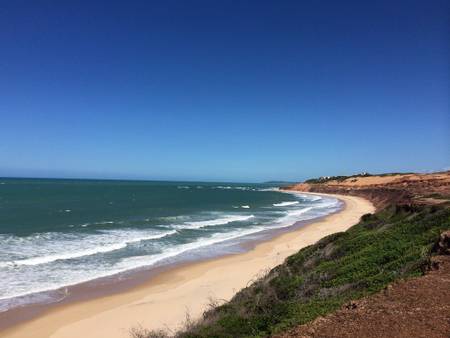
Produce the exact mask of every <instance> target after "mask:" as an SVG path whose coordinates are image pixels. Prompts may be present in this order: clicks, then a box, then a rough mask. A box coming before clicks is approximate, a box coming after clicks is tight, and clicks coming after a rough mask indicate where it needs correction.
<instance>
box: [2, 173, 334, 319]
mask: <svg viewBox="0 0 450 338" xmlns="http://www.w3.org/2000/svg"><path fill="white" fill-rule="evenodd" d="M340 207H341V203H340V202H339V201H338V200H336V199H334V198H330V197H323V196H322V197H320V196H313V195H301V194H292V193H286V192H281V191H279V190H278V189H277V188H276V187H274V186H271V185H265V184H240V183H233V184H232V183H202V182H162V181H115V180H63V179H6V178H3V179H0V312H1V311H6V310H8V309H11V308H14V307H18V306H23V305H27V304H33V303H39V302H54V301H58V300H60V299H61V297H64V295H65V292H66V288H65V287H67V286H70V285H74V284H78V283H82V282H86V281H91V280H95V279H98V278H102V277H107V276H116V275H117V276H120V275H121V274H124V273H130V271H136V270H139V269H153V268H156V267H161V266H165V265H169V264H174V263H177V262H183V261H186V260H196V259H201V258H207V257H212V256H218V255H223V254H227V253H234V252H239V251H242V250H243V249H242V243H245V242H246V241H251V240H257V239H259V238H261V236H263V235H267V234H268V233H270V232H271V231H274V230H277V229H282V228H288V227H290V226H292V225H293V224H294V223H295V222H297V221H301V220H310V219H314V218H317V217H321V216H324V215H327V214H330V213H332V212H335V211H337V210H338V209H339V208H340Z"/></svg>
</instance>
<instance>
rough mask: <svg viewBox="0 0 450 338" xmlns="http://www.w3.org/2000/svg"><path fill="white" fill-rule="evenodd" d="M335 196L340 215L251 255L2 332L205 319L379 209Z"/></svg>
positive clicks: (122, 336)
mask: <svg viewBox="0 0 450 338" xmlns="http://www.w3.org/2000/svg"><path fill="white" fill-rule="evenodd" d="M333 196H335V197H338V198H339V199H340V200H341V201H343V202H344V203H345V207H344V208H343V209H342V210H341V211H340V212H338V213H335V214H332V215H329V216H327V217H325V218H322V219H320V220H319V221H317V222H313V223H310V224H307V225H305V226H303V227H301V228H299V229H297V230H295V231H291V232H287V233H283V234H281V235H279V236H277V237H275V238H273V239H271V240H269V241H266V242H262V243H259V244H257V245H256V246H255V247H254V248H253V249H251V250H250V251H248V252H245V253H242V254H234V255H229V256H225V257H221V258H217V259H211V260H208V261H202V262H197V263H192V264H186V265H183V266H180V267H175V268H173V269H170V270H167V271H164V272H161V273H160V274H158V275H156V276H154V277H152V278H151V279H150V280H148V281H146V282H145V283H143V284H141V285H139V286H137V287H134V288H132V289H130V290H127V291H124V292H121V293H117V294H113V295H109V296H104V297H100V298H94V299H89V300H82V301H78V302H73V303H68V304H62V305H56V306H51V307H49V309H48V311H46V312H45V313H43V314H42V315H40V316H38V317H37V318H35V319H33V320H30V321H27V322H24V323H20V324H18V325H15V326H13V327H11V328H8V329H7V330H4V331H2V332H0V337H11V338H16V337H17V338H19V337H20V338H23V337H29V336H33V337H34V338H44V337H52V338H78V337H86V338H87V337H109V338H126V337H129V331H130V329H131V328H133V327H137V326H142V327H144V328H148V329H160V328H162V329H164V328H170V329H176V328H177V327H178V326H179V325H181V324H182V323H183V321H184V320H185V318H186V314H187V313H189V315H190V317H191V318H194V319H195V318H196V317H198V316H200V315H201V313H202V311H203V310H204V309H205V307H206V306H207V304H208V302H209V301H210V299H216V300H221V301H223V300H228V299H230V298H231V297H232V296H233V295H234V294H235V293H236V292H237V291H238V290H240V289H241V288H243V287H245V286H246V285H248V284H249V283H250V282H251V281H252V280H253V279H255V278H257V277H258V276H259V275H261V274H263V273H265V272H266V271H267V270H268V269H271V268H273V267H275V266H276V265H278V264H280V263H282V262H283V261H284V259H285V258H286V257H288V256H289V255H291V254H293V253H295V252H297V251H298V250H299V249H301V248H303V247H305V246H307V245H310V244H313V243H315V242H316V241H318V240H319V239H321V238H322V237H324V236H326V235H329V234H331V233H335V232H339V231H345V230H346V229H348V228H349V227H351V226H352V225H354V224H355V223H357V222H358V220H359V218H360V217H361V216H362V215H363V214H366V213H370V212H373V211H374V207H373V205H372V204H371V203H370V202H369V201H367V200H365V199H362V198H359V197H352V196H342V195H333Z"/></svg>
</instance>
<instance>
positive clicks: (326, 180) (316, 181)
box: [305, 173, 373, 184]
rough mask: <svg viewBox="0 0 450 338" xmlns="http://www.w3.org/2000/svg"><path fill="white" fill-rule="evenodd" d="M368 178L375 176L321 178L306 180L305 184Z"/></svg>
mask: <svg viewBox="0 0 450 338" xmlns="http://www.w3.org/2000/svg"><path fill="white" fill-rule="evenodd" d="M368 176H373V175H371V174H369V173H362V174H357V175H351V176H322V177H319V178H310V179H309V180H306V181H305V183H310V184H312V183H326V182H329V181H338V182H342V181H344V180H346V179H347V178H356V177H368Z"/></svg>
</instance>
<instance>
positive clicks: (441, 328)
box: [277, 256, 450, 338]
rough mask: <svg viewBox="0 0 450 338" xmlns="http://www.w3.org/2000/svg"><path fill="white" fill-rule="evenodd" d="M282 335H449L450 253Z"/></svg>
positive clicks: (351, 337)
mask: <svg viewBox="0 0 450 338" xmlns="http://www.w3.org/2000/svg"><path fill="white" fill-rule="evenodd" d="M277 337H278V338H288V337H301V338H449V337H450V256H436V257H434V258H433V268H432V270H431V271H429V272H428V273H427V274H426V275H424V276H422V277H418V278H413V279H409V280H406V281H399V282H397V283H394V284H392V285H389V286H388V287H387V288H386V289H385V290H383V291H382V292H380V293H378V294H376V295H373V296H370V297H367V298H364V299H361V300H359V301H355V302H351V303H349V304H347V305H345V306H344V307H343V308H341V309H340V310H338V311H337V312H335V313H333V314H330V315H327V316H325V317H320V318H318V319H316V320H315V321H313V322H311V323H308V324H305V325H301V326H298V327H296V328H294V329H293V330H291V331H288V332H286V333H284V334H283V335H280V336H277Z"/></svg>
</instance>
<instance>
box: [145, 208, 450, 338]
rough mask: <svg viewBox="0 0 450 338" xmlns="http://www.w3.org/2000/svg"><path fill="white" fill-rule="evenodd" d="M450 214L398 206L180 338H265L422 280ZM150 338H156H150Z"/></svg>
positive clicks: (297, 257)
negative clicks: (404, 281)
mask: <svg viewBox="0 0 450 338" xmlns="http://www.w3.org/2000/svg"><path fill="white" fill-rule="evenodd" d="M446 229H450V208H446V207H437V206H420V207H419V206H417V207H407V206H405V207H399V206H397V207H391V208H388V209H385V210H383V211H381V212H378V213H376V214H373V215H372V214H368V215H364V216H363V217H362V219H361V222H360V223H358V224H357V225H355V226H353V227H352V228H350V229H349V230H348V231H346V232H342V233H337V234H333V235H330V236H327V237H325V238H323V239H322V240H320V241H319V242H317V243H316V244H314V245H311V246H309V247H306V248H304V249H302V250H300V251H299V252H298V253H296V254H294V255H292V256H290V257H288V258H287V259H286V261H285V262H284V263H283V264H281V265H279V266H277V267H276V268H274V269H273V270H271V271H270V272H269V273H268V274H267V275H265V276H263V277H261V278H260V279H258V280H257V281H255V282H254V283H253V284H252V285H250V286H249V287H247V288H245V289H242V290H241V291H240V292H238V293H237V294H236V295H235V296H234V297H233V299H232V300H231V301H230V302H228V303H225V304H223V305H219V306H215V307H212V308H210V309H209V310H207V311H206V312H205V313H204V315H203V318H202V319H201V320H199V321H197V322H195V323H190V325H189V327H188V328H186V329H185V330H182V331H181V332H178V333H176V334H175V336H176V337H186V338H188V337H189V338H191V337H192V338H194V337H217V338H220V337H266V336H269V335H271V334H274V333H278V332H282V331H284V330H286V329H288V328H290V327H292V326H295V325H299V324H304V323H307V322H309V321H311V320H314V319H315V318H317V317H318V316H321V315H325V314H327V313H330V312H332V311H335V310H336V309H338V308H340V307H341V306H342V305H343V304H345V303H346V302H348V301H350V300H354V299H358V298H361V297H364V296H367V295H370V294H373V293H375V292H378V291H380V290H382V289H383V288H384V287H385V286H387V285H388V284H389V283H391V282H393V281H394V280H397V279H400V278H407V277H411V276H418V275H421V274H422V273H423V272H424V271H425V270H426V268H427V267H428V266H429V262H430V257H431V255H432V248H433V246H434V245H435V243H436V242H437V240H438V238H439V235H440V233H441V232H442V231H443V230H446ZM148 337H151V336H150V335H149V336H148Z"/></svg>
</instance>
